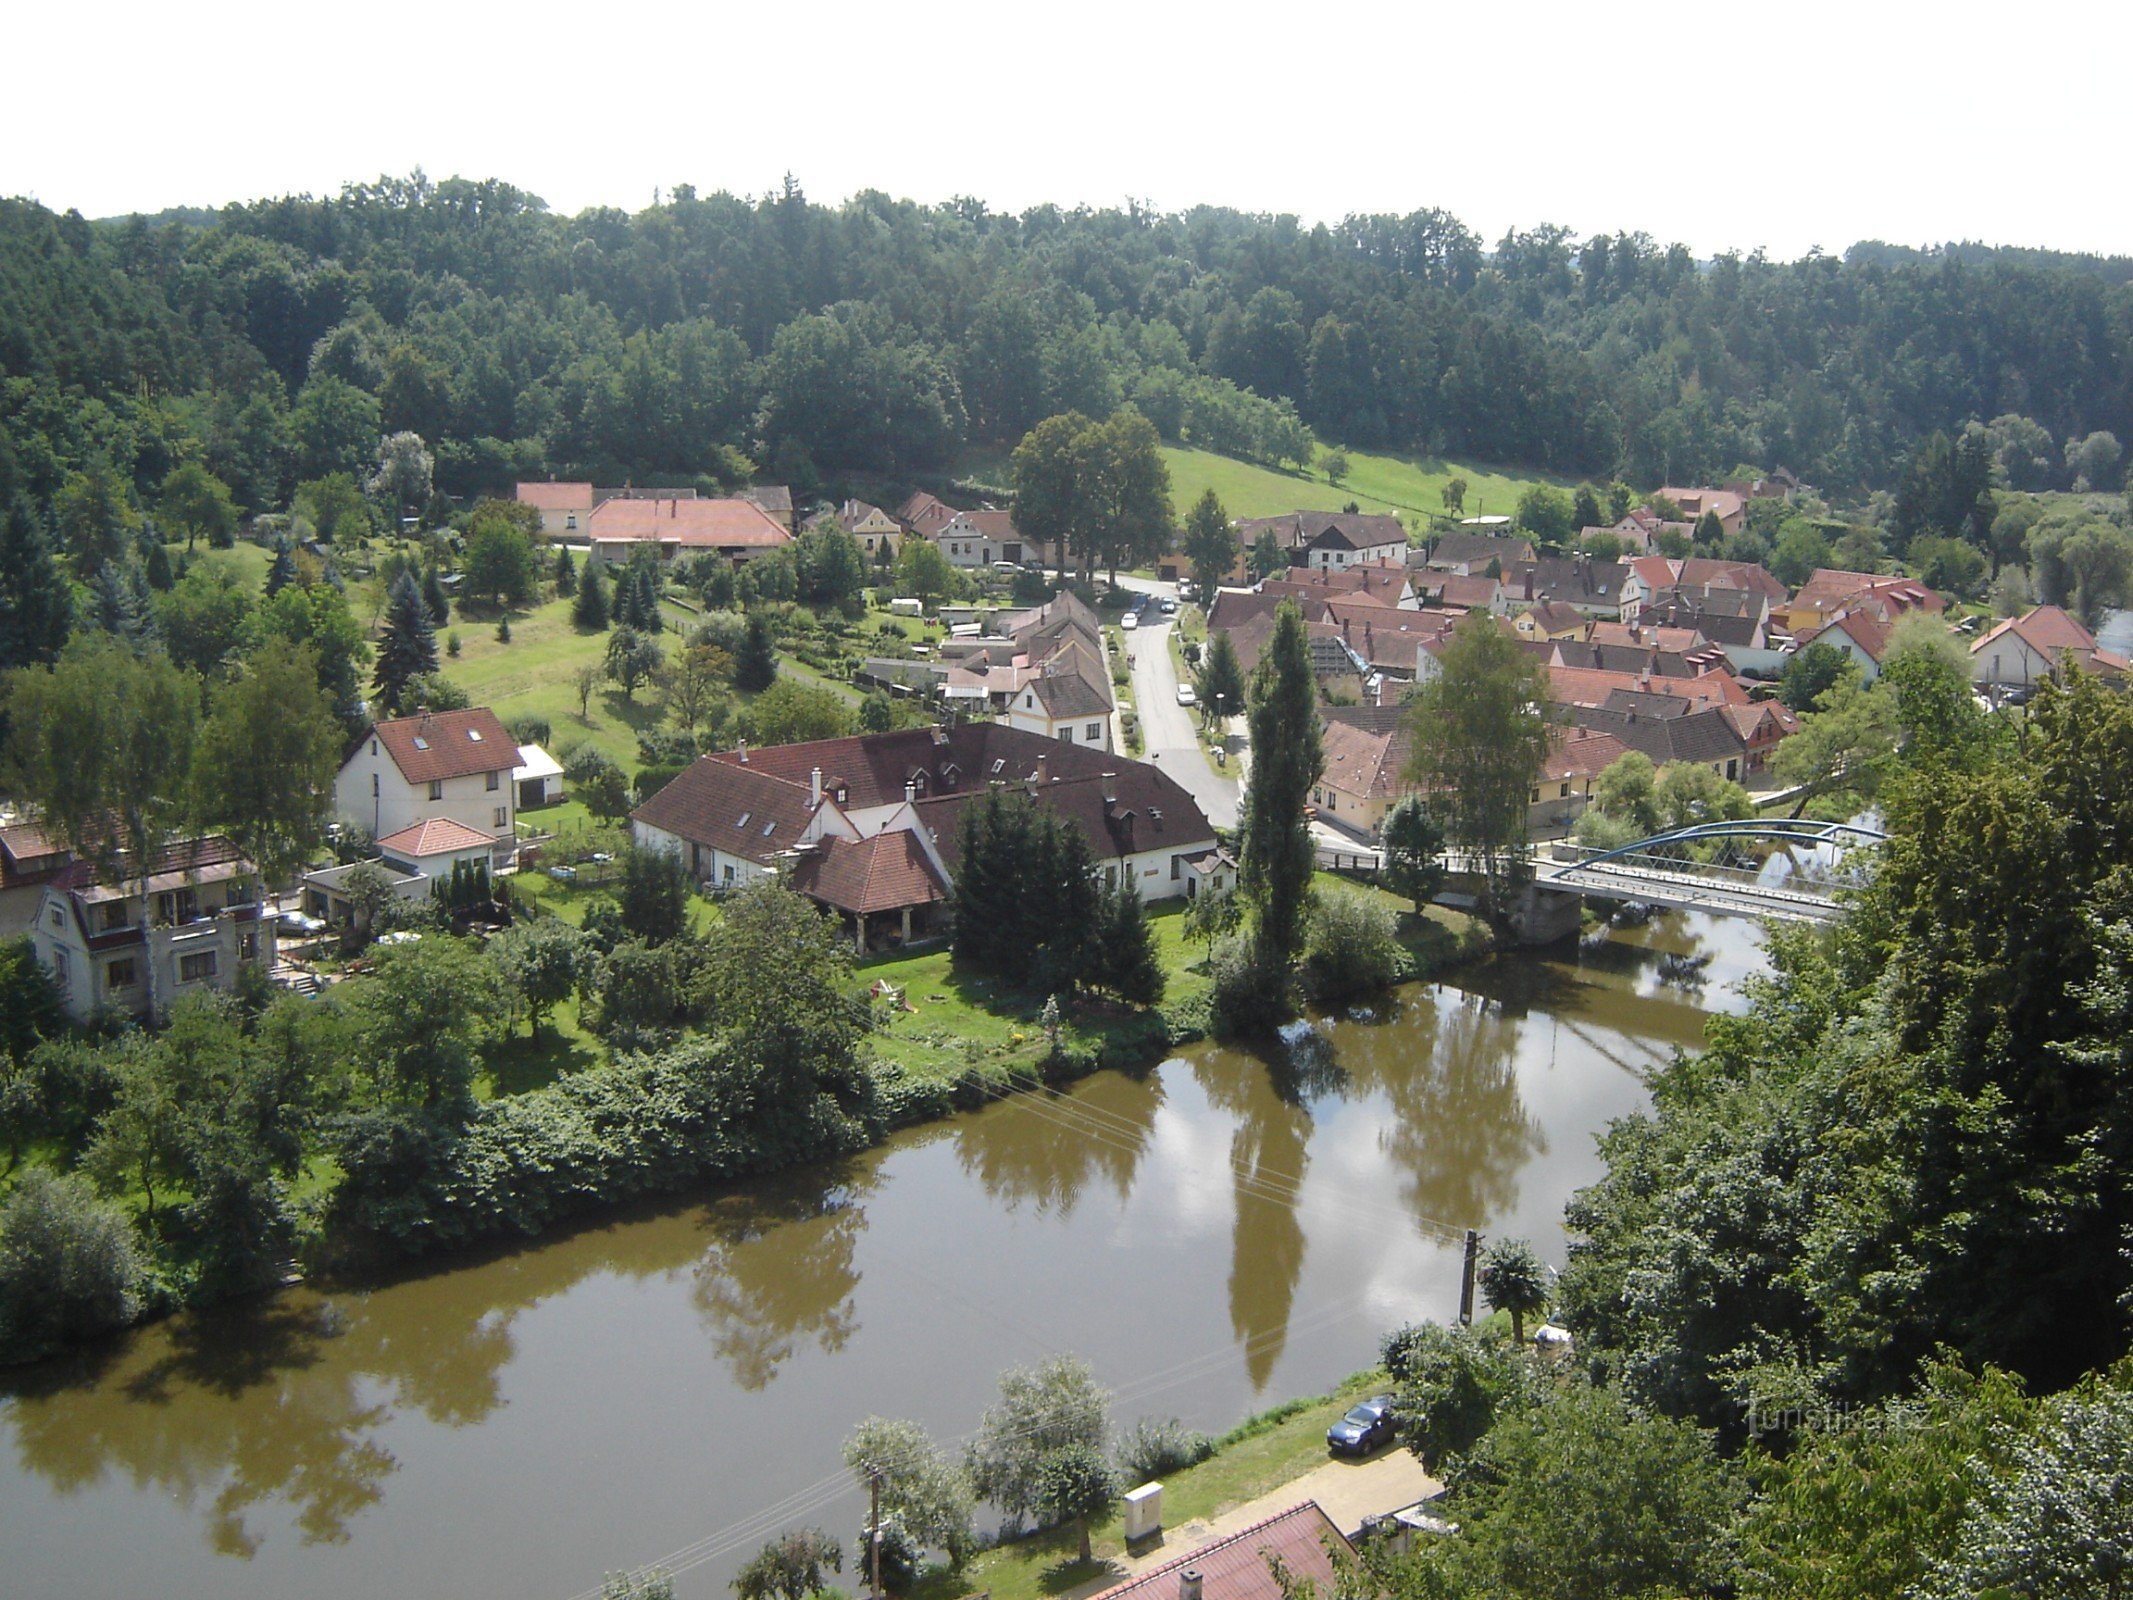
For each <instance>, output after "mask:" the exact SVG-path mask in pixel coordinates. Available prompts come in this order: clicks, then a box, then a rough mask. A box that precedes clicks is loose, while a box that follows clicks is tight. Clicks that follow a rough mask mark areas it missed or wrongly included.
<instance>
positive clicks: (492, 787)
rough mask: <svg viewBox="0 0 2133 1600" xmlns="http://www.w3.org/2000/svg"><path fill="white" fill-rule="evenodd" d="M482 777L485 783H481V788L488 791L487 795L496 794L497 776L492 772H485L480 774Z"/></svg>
mask: <svg viewBox="0 0 2133 1600" xmlns="http://www.w3.org/2000/svg"><path fill="white" fill-rule="evenodd" d="M482 777H483V779H484V780H485V781H484V782H483V784H482V787H483V788H484V789H486V790H488V791H489V793H491V794H494V793H496V778H497V775H496V774H495V773H493V772H485V773H483V774H482Z"/></svg>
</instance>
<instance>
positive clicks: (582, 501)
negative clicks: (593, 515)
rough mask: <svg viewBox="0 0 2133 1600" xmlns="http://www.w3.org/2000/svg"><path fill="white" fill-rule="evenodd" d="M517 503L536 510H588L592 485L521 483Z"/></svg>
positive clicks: (591, 503) (591, 499)
mask: <svg viewBox="0 0 2133 1600" xmlns="http://www.w3.org/2000/svg"><path fill="white" fill-rule="evenodd" d="M518 503H519V504H520V505H522V506H532V507H533V508H534V509H535V510H537V511H590V510H592V508H593V486H592V485H591V484H589V483H522V484H520V485H519V486H518Z"/></svg>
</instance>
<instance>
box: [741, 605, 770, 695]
mask: <svg viewBox="0 0 2133 1600" xmlns="http://www.w3.org/2000/svg"><path fill="white" fill-rule="evenodd" d="M777 676H778V652H777V649H776V647H775V646H773V645H772V643H771V641H770V627H769V625H768V624H767V623H765V622H764V621H763V619H762V618H761V617H750V618H749V619H748V631H747V633H745V634H743V635H742V636H741V653H740V655H739V657H738V658H737V659H736V660H735V661H734V663H733V686H734V687H735V688H736V689H741V690H745V691H747V692H748V693H751V694H753V693H758V692H760V691H761V690H764V689H767V688H769V687H770V686H771V684H772V682H774V681H775V680H776V678H777Z"/></svg>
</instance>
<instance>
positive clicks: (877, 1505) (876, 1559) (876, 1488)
mask: <svg viewBox="0 0 2133 1600" xmlns="http://www.w3.org/2000/svg"><path fill="white" fill-rule="evenodd" d="M867 1490H868V1492H869V1494H870V1495H871V1496H872V1497H873V1509H872V1510H871V1511H869V1512H868V1513H867V1583H868V1585H869V1586H870V1591H871V1593H872V1595H873V1600H882V1594H881V1474H880V1473H879V1472H869V1473H868V1474H867Z"/></svg>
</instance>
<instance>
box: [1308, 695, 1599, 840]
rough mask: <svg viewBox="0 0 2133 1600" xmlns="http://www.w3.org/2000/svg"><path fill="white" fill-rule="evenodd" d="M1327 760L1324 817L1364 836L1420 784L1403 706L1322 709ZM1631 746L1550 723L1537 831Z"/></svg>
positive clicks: (1370, 836) (1576, 809)
mask: <svg viewBox="0 0 2133 1600" xmlns="http://www.w3.org/2000/svg"><path fill="white" fill-rule="evenodd" d="M1319 725H1320V726H1319V738H1320V742H1321V746H1322V748H1323V750H1324V752H1325V765H1324V767H1323V768H1322V769H1321V770H1320V774H1319V778H1318V782H1317V783H1316V784H1314V785H1313V786H1312V790H1311V804H1312V805H1313V806H1314V807H1315V808H1316V810H1317V815H1318V817H1319V819H1320V820H1321V821H1323V822H1328V823H1331V824H1333V825H1334V826H1336V827H1338V828H1340V829H1342V830H1343V831H1345V832H1348V833H1352V834H1354V835H1356V836H1357V837H1358V838H1360V839H1363V840H1366V841H1375V840H1377V839H1378V838H1379V837H1380V836H1381V835H1382V833H1383V831H1384V826H1385V816H1386V813H1387V812H1389V811H1391V810H1392V808H1393V806H1394V805H1395V804H1397V803H1398V801H1399V799H1400V797H1401V796H1402V795H1406V794H1411V793H1415V792H1418V791H1417V790H1416V789H1415V786H1414V785H1413V784H1412V783H1410V782H1409V781H1408V780H1407V776H1406V773H1407V764H1408V760H1409V758H1410V757H1411V756H1412V754H1413V744H1412V741H1411V740H1410V738H1409V735H1408V717H1407V712H1406V710H1405V708H1404V707H1380V706H1357V707H1349V706H1333V707H1328V708H1326V709H1324V710H1322V711H1321V712H1320V713H1319ZM1626 748H1627V746H1625V745H1624V744H1623V743H1621V742H1620V741H1619V740H1617V739H1616V738H1614V737H1613V736H1612V735H1611V734H1607V733H1602V732H1594V731H1592V730H1589V729H1584V728H1577V727H1557V728H1554V729H1551V730H1550V732H1549V737H1548V756H1547V761H1546V764H1545V766H1543V768H1542V769H1541V775H1540V777H1539V778H1538V779H1537V780H1536V781H1535V783H1534V786H1533V793H1532V797H1531V800H1530V802H1529V804H1528V807H1527V815H1526V825H1527V830H1528V832H1529V834H1530V835H1531V836H1532V837H1534V838H1541V837H1545V836H1547V835H1550V834H1553V833H1558V832H1562V831H1565V830H1567V829H1568V828H1569V827H1570V825H1571V824H1572V823H1574V822H1575V821H1577V819H1578V817H1579V815H1580V814H1582V813H1583V811H1584V810H1585V808H1586V807H1587V806H1588V805H1590V804H1591V803H1592V786H1593V783H1594V782H1595V781H1596V780H1597V779H1598V777H1599V775H1600V774H1601V773H1602V772H1604V771H1606V770H1607V767H1608V765H1609V764H1610V763H1611V762H1613V761H1614V760H1616V759H1617V758H1618V757H1619V756H1621V755H1622V754H1623V752H1624V751H1625V749H1626Z"/></svg>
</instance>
